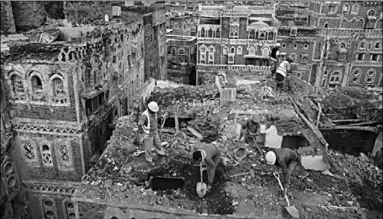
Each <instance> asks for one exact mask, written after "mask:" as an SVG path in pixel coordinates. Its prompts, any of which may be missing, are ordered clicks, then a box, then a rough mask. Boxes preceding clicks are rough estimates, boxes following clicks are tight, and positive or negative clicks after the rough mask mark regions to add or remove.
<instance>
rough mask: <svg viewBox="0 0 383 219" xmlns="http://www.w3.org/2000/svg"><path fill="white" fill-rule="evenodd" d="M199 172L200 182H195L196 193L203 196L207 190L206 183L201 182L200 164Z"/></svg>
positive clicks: (201, 168) (201, 169)
mask: <svg viewBox="0 0 383 219" xmlns="http://www.w3.org/2000/svg"><path fill="white" fill-rule="evenodd" d="M200 172H201V182H198V183H197V189H196V190H197V194H198V196H199V197H200V198H202V197H204V196H205V195H206V192H207V186H206V183H204V182H203V178H202V176H203V167H202V164H201V166H200Z"/></svg>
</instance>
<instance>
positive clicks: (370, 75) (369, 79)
mask: <svg viewBox="0 0 383 219" xmlns="http://www.w3.org/2000/svg"><path fill="white" fill-rule="evenodd" d="M375 76H376V71H375V69H370V70H368V71H367V74H366V77H365V79H364V83H365V84H368V85H370V84H373V83H374V81H375Z"/></svg>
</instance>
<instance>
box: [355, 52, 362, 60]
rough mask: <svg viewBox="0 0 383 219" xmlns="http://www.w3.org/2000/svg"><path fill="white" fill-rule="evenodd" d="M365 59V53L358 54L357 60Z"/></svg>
mask: <svg viewBox="0 0 383 219" xmlns="http://www.w3.org/2000/svg"><path fill="white" fill-rule="evenodd" d="M363 60H364V53H358V54H356V61H363Z"/></svg>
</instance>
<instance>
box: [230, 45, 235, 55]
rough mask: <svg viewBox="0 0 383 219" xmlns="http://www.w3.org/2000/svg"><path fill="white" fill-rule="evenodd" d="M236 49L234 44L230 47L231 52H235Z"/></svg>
mask: <svg viewBox="0 0 383 219" xmlns="http://www.w3.org/2000/svg"><path fill="white" fill-rule="evenodd" d="M235 51H236V49H235V47H234V46H232V47H230V51H229V53H230V54H235Z"/></svg>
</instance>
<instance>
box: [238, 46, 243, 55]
mask: <svg viewBox="0 0 383 219" xmlns="http://www.w3.org/2000/svg"><path fill="white" fill-rule="evenodd" d="M237 54H238V55H242V47H241V46H238V47H237Z"/></svg>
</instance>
